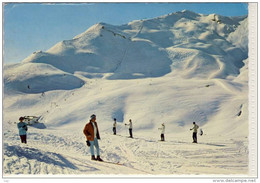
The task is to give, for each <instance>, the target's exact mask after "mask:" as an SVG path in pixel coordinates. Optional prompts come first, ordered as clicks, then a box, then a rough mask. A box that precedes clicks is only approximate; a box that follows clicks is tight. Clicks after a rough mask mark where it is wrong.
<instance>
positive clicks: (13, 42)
mask: <svg viewBox="0 0 260 183" xmlns="http://www.w3.org/2000/svg"><path fill="white" fill-rule="evenodd" d="M184 9H187V10H190V11H193V12H196V13H202V14H211V13H216V14H220V15H224V16H242V15H247V14H248V6H247V3H77V4H69V3H68V4H65V3H60V4H46V3H7V4H5V5H4V9H3V10H4V17H3V20H4V22H3V33H4V37H3V39H4V64H8V63H17V62H21V61H22V60H23V59H24V58H26V57H27V56H29V55H30V54H31V53H33V52H34V51H37V50H42V51H46V50H47V49H49V48H50V47H52V46H53V45H55V44H56V43H57V42H60V41H62V40H69V39H72V38H73V37H74V36H76V35H78V34H80V33H82V32H84V31H86V30H87V29H88V28H89V27H91V26H92V25H94V24H96V23H98V22H105V23H108V24H113V25H121V24H125V23H128V22H130V21H133V20H140V19H145V18H154V17H158V16H161V15H166V14H168V13H173V12H176V11H181V10H184Z"/></svg>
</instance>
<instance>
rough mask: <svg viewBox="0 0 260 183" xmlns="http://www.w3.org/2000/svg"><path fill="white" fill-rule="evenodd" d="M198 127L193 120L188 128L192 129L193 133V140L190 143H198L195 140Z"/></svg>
mask: <svg viewBox="0 0 260 183" xmlns="http://www.w3.org/2000/svg"><path fill="white" fill-rule="evenodd" d="M198 128H199V126H198V125H197V124H196V123H195V122H193V128H191V129H190V130H193V134H192V138H193V142H192V143H198V142H197V132H198Z"/></svg>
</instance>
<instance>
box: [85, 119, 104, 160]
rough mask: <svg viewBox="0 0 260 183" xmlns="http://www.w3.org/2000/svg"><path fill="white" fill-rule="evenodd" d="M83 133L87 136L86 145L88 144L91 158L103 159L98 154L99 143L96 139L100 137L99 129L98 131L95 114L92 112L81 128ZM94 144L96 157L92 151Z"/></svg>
mask: <svg viewBox="0 0 260 183" xmlns="http://www.w3.org/2000/svg"><path fill="white" fill-rule="evenodd" d="M83 133H84V134H85V136H86V138H87V141H86V142H87V145H88V146H90V152H91V160H97V161H103V160H102V159H101V158H100V154H99V144H98V139H100V135H99V131H98V125H97V122H96V115H95V114H92V115H91V116H90V121H89V123H87V124H86V125H85V128H84V130H83ZM94 146H95V148H96V151H97V158H95V153H94Z"/></svg>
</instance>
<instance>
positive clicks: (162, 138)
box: [158, 123, 165, 141]
mask: <svg viewBox="0 0 260 183" xmlns="http://www.w3.org/2000/svg"><path fill="white" fill-rule="evenodd" d="M158 130H162V131H161V141H164V140H165V139H164V133H165V125H164V123H163V124H162V127H161V128H158Z"/></svg>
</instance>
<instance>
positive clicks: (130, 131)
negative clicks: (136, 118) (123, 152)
mask: <svg viewBox="0 0 260 183" xmlns="http://www.w3.org/2000/svg"><path fill="white" fill-rule="evenodd" d="M125 125H128V126H129V134H130V138H133V124H132V120H131V119H129V124H125Z"/></svg>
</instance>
